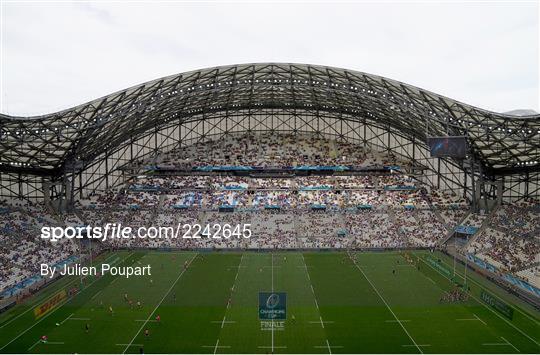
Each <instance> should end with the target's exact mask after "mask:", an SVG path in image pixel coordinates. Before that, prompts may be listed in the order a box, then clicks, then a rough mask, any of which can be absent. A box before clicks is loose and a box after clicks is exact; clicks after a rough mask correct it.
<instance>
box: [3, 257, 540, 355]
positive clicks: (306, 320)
mask: <svg viewBox="0 0 540 355" xmlns="http://www.w3.org/2000/svg"><path fill="white" fill-rule="evenodd" d="M429 258H431V259H433V258H435V259H441V262H440V263H441V265H442V266H439V267H434V266H433V264H431V263H430V262H428V259H429ZM102 260H107V262H110V263H116V264H118V265H122V264H125V265H146V264H151V265H152V270H153V272H152V275H151V276H142V277H133V278H130V279H125V278H114V277H112V276H105V277H102V278H90V277H89V278H87V279H85V280H84V283H85V286H84V287H83V288H82V290H81V291H80V292H79V293H78V294H77V295H76V296H74V297H72V298H67V299H65V300H63V301H62V302H61V303H60V304H59V305H58V306H57V307H56V308H54V309H53V310H51V311H49V312H48V313H46V314H45V315H43V316H42V317H40V318H38V319H36V318H35V316H34V312H33V310H34V308H35V307H36V306H39V305H41V304H43V303H44V302H45V301H46V300H47V299H50V298H51V297H52V296H54V295H55V294H56V293H57V292H58V291H59V290H62V289H66V288H69V287H72V285H73V284H78V282H79V281H78V279H77V278H69V277H66V278H64V279H62V280H60V281H58V282H56V283H55V284H54V285H52V286H51V287H49V288H47V289H45V290H44V291H43V292H41V293H40V294H38V295H36V296H35V297H33V298H31V299H29V300H28V301H26V302H25V303H24V304H21V305H19V306H17V307H15V308H13V309H12V310H10V311H8V312H7V313H5V314H3V315H1V316H0V352H2V353H6V352H17V353H21V352H22V353H24V352H30V353H88V352H90V353H100V352H103V353H117V352H126V353H138V352H139V351H140V350H141V349H143V350H144V352H146V353H153V352H160V353H175V352H179V353H271V352H273V353H357V352H359V353H381V352H389V353H538V352H539V350H540V346H539V341H540V339H539V338H540V325H539V324H540V323H539V315H538V313H534V312H530V311H525V310H522V309H521V308H519V307H517V306H515V305H512V307H513V308H514V314H513V318H512V320H510V319H508V318H506V317H505V316H503V315H501V314H500V313H498V312H497V311H496V310H494V309H493V308H491V307H490V306H488V305H487V304H485V303H483V302H482V301H481V300H480V299H479V297H480V296H479V293H480V292H481V289H483V288H481V287H480V285H481V284H480V281H478V280H474V281H471V282H470V283H469V285H470V286H471V297H470V298H469V300H467V301H465V302H461V303H446V302H445V303H441V302H440V299H441V296H442V295H443V294H444V292H445V291H449V290H451V289H452V288H453V285H452V283H451V282H450V280H449V279H448V277H447V274H446V273H445V271H444V270H446V269H448V268H450V269H451V265H450V264H448V263H449V262H450V261H449V260H448V259H444V257H443V256H442V255H436V256H434V255H428V253H425V252H417V253H414V254H409V256H408V257H407V258H405V257H404V255H403V254H400V253H397V252H389V253H355V254H353V255H351V256H349V255H347V254H346V253H338V252H332V253H330V252H328V253H322V252H321V253H315V252H312V253H300V252H276V253H255V252H245V253H227V252H222V253H196V252H127V251H122V252H117V253H112V254H109V255H106V256H104V257H103V259H102ZM188 264H189V266H188V267H187V268H185V267H184V266H185V265H188ZM462 272H463V270H458V273H462ZM458 277H459V276H458ZM259 292H285V293H286V294H287V319H286V321H284V322H279V321H277V322H261V321H260V320H259ZM490 292H492V293H493V294H494V297H499V296H498V295H496V294H495V292H493V291H491V290H490ZM126 294H127V298H128V300H131V301H132V305H131V306H130V304H129V302H128V301H126V300H125V295H126ZM501 297H502V296H501ZM504 300H505V301H507V302H508V300H507V299H504ZM137 302H141V306H140V307H139V306H137ZM109 307H110V308H112V310H113V314H111V313H110V311H109ZM158 316H159V319H158ZM87 324H88V326H89V329H88V331H86V325H87ZM42 335H46V336H47V337H48V340H47V342H41V341H40V337H41V336H42Z"/></svg>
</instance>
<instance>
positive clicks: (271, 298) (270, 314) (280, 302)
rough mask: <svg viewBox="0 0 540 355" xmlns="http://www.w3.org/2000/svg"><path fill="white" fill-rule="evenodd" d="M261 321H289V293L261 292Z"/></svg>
mask: <svg viewBox="0 0 540 355" xmlns="http://www.w3.org/2000/svg"><path fill="white" fill-rule="evenodd" d="M259 319H261V320H285V319H287V293H285V292H259Z"/></svg>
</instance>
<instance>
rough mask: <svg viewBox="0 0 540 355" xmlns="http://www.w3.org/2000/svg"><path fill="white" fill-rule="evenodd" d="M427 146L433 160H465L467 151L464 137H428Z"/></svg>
mask: <svg viewBox="0 0 540 355" xmlns="http://www.w3.org/2000/svg"><path fill="white" fill-rule="evenodd" d="M428 145H429V151H430V152H431V156H432V157H434V158H441V157H452V158H465V156H466V155H467V150H468V149H467V148H468V147H467V139H466V138H465V137H428Z"/></svg>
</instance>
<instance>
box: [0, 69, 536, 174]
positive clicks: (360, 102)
mask: <svg viewBox="0 0 540 355" xmlns="http://www.w3.org/2000/svg"><path fill="white" fill-rule="evenodd" d="M266 108H272V109H286V110H288V111H290V110H304V111H305V110H307V111H312V112H313V111H314V112H317V111H324V112H326V113H330V114H335V116H336V118H343V117H347V119H358V120H362V122H366V123H367V124H373V125H379V126H384V127H389V128H392V129H395V130H399V131H400V132H402V133H403V134H405V135H406V136H408V137H410V138H411V139H412V138H413V137H414V138H415V139H417V140H418V139H420V140H422V141H426V138H427V137H428V136H437V135H442V136H444V135H455V136H463V135H465V136H467V137H469V144H470V147H471V152H472V154H473V155H474V156H475V157H476V158H477V159H478V160H479V161H480V162H481V163H482V165H483V166H484V168H485V169H486V171H487V172H490V173H492V174H508V173H515V172H522V171H538V170H539V169H540V115H538V114H536V115H530V116H519V117H517V116H514V115H509V114H501V113H495V112H490V111H486V110H483V109H479V108H476V107H473V106H470V105H467V104H464V103H461V102H458V101H456V100H452V99H450V98H447V97H444V96H441V95H437V94H435V93H432V92H429V91H427V90H424V89H421V88H418V87H415V86H411V85H407V84H404V83H401V82H399V81H395V80H391V79H387V78H384V77H380V76H376V75H371V74H366V73H362V72H357V71H352V70H346V69H339V68H333V67H325V66H317V65H306V64H285V63H260V64H242V65H230V66H222V67H215V68H208V69H202V70H197V71H191V72H186V73H180V74H176V75H172V76H168V77H164V78H160V79H156V80H153V81H149V82H146V83H143V84H140V85H137V86H133V87H131V88H128V89H125V90H121V91H118V92H116V93H113V94H110V95H107V96H104V97H102V98H99V99H96V100H93V101H90V102H87V103H84V104H82V105H79V106H76V107H73V108H70V109H67V110H63V111H60V112H57V113H52V114H48V115H43V116H35V117H13V116H7V115H3V114H0V124H1V127H0V171H11V172H21V173H28V174H44V175H59V174H61V173H62V172H63V170H64V167H65V166H66V164H67V162H69V161H75V160H77V161H83V162H89V161H92V160H93V159H95V158H96V157H98V156H100V155H101V154H103V153H104V152H105V151H106V150H111V149H114V148H115V147H117V146H118V145H120V144H121V143H122V142H125V141H126V140H129V139H133V138H134V137H137V136H138V135H140V134H143V133H144V132H145V131H148V130H150V129H155V128H156V127H159V126H160V125H164V124H167V122H169V121H171V120H179V122H181V121H182V120H188V119H190V118H193V117H204V114H205V113H215V112H223V113H224V115H226V114H227V113H228V112H232V111H238V110H245V109H266Z"/></svg>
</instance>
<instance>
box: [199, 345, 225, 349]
mask: <svg viewBox="0 0 540 355" xmlns="http://www.w3.org/2000/svg"><path fill="white" fill-rule="evenodd" d="M215 347H216V346H215V345H201V348H212V349H214V348H215ZM218 348H219V349H221V348H224V349H230V348H231V347H230V346H229V345H220V346H218Z"/></svg>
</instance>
